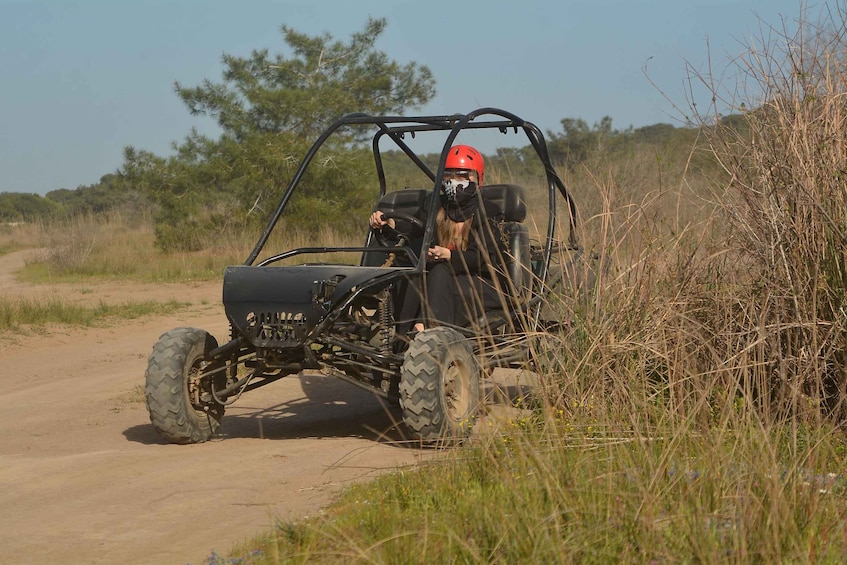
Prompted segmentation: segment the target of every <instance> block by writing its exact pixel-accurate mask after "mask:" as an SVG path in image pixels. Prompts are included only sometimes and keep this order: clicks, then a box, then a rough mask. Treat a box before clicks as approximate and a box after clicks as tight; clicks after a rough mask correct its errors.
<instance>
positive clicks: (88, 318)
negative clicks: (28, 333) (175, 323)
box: [0, 296, 188, 332]
mask: <svg viewBox="0 0 847 565" xmlns="http://www.w3.org/2000/svg"><path fill="white" fill-rule="evenodd" d="M186 306H188V304H187V303H184V302H179V301H176V300H170V301H167V302H157V301H155V300H145V301H141V302H124V303H123V304H106V303H105V302H102V301H101V302H100V303H99V304H98V305H96V306H93V307H92V306H83V305H78V304H69V303H68V302H66V301H64V300H62V299H61V298H58V297H47V298H35V299H28V298H8V297H4V296H0V332H8V331H16V330H19V329H21V328H22V327H36V328H38V327H44V326H45V325H47V324H64V325H69V326H84V327H91V326H98V325H103V324H108V323H110V322H113V321H115V320H131V319H135V318H140V317H142V316H149V315H154V314H168V313H172V312H175V311H178V310H180V309H182V308H185V307H186Z"/></svg>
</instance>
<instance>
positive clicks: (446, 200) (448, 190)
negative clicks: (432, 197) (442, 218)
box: [441, 179, 479, 222]
mask: <svg viewBox="0 0 847 565" xmlns="http://www.w3.org/2000/svg"><path fill="white" fill-rule="evenodd" d="M441 199H442V204H443V205H444V209H445V211H446V212H447V217H449V218H450V219H451V220H453V221H454V222H464V221H465V220H467V219H470V218H471V217H472V216H473V215H474V213H475V212H476V209H477V208H478V204H479V203H478V201H477V199H476V183H475V182H473V181H469V180H464V179H450V180H445V181H443V182H442V183H441Z"/></svg>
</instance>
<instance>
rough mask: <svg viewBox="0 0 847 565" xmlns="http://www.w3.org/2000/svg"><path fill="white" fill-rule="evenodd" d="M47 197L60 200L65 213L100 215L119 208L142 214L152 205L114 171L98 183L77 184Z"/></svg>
mask: <svg viewBox="0 0 847 565" xmlns="http://www.w3.org/2000/svg"><path fill="white" fill-rule="evenodd" d="M45 198H46V199H48V200H50V201H52V202H55V203H57V204H58V205H59V206H60V207H61V210H62V213H63V214H64V215H65V216H80V215H86V214H95V215H101V214H106V213H107V212H111V211H113V210H119V209H120V210H125V211H129V212H133V213H139V212H141V211H144V210H147V209H148V208H149V206H150V205H149V203H148V201H147V200H146V199H145V198H144V196H143V195H142V194H140V193H139V192H138V191H136V190H134V189H133V187H132V186H130V185H129V184H128V183H127V182H126V179H125V178H123V177H122V176H120V175H118V174H114V173H110V174H108V175H104V176H102V177H101V178H100V181H99V182H97V183H95V184H90V185H85V186H80V187H77V189H76V190H70V189H67V188H60V189H58V190H52V191H50V192H48V193H47V194H46V195H45Z"/></svg>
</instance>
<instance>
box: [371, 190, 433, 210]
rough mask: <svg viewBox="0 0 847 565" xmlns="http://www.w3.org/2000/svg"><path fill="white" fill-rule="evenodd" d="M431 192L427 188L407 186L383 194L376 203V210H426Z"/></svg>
mask: <svg viewBox="0 0 847 565" xmlns="http://www.w3.org/2000/svg"><path fill="white" fill-rule="evenodd" d="M430 194H432V192H431V191H429V190H424V189H416V188H407V189H404V190H395V191H394V192H389V193H387V194H385V195H384V196H383V197H382V198H381V199H380V201H379V204H378V205H377V209H378V210H383V211H385V212H406V213H407V214H413V215H414V214H416V213H418V212H420V211H424V210H426V205H427V200H428V198H429V195H430Z"/></svg>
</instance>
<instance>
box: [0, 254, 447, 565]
mask: <svg viewBox="0 0 847 565" xmlns="http://www.w3.org/2000/svg"><path fill="white" fill-rule="evenodd" d="M25 257H26V253H23V252H22V253H13V254H9V255H6V256H2V257H0V294H3V295H13V296H45V295H50V294H60V295H62V296H65V297H67V298H68V299H69V300H78V301H88V300H90V301H93V302H96V301H99V300H106V301H107V302H108V301H114V302H125V301H127V300H130V299H133V300H146V299H155V300H160V301H167V300H171V299H175V300H180V301H187V302H191V303H192V304H193V306H192V307H190V308H188V309H187V310H184V311H182V312H180V313H178V314H175V315H172V316H157V317H148V318H144V319H142V320H136V321H130V322H126V323H122V324H121V325H113V326H111V327H106V328H96V329H85V330H79V329H67V328H61V327H57V328H51V329H50V331H49V333H48V335H29V336H25V337H18V338H16V339H14V340H9V339H2V338H0V382H2V389H0V402H2V405H3V409H2V410H0V508H2V509H3V515H4V516H3V519H2V527H0V555H2V556H3V560H4V561H5V562H10V563H58V562H63V563H155V564H169V563H173V564H184V563H193V564H198V563H201V562H202V561H203V560H204V558H205V557H207V556H208V555H209V554H210V552H211V551H212V550H217V551H218V552H225V551H227V550H228V549H230V548H231V547H232V545H233V544H234V543H236V542H238V541H239V540H241V539H244V538H246V537H249V536H252V535H254V534H256V533H258V532H259V531H260V530H262V529H263V528H266V527H269V526H271V525H272V524H273V523H274V520H276V519H278V518H280V519H288V518H298V517H303V516H306V515H309V514H313V513H315V512H317V511H319V509H320V508H322V507H323V506H325V505H326V504H327V503H328V502H329V501H330V500H331V499H332V496H333V495H334V493H336V492H337V491H338V490H339V489H340V488H342V487H343V486H345V485H347V484H349V483H351V482H353V481H359V480H363V479H366V478H369V477H372V476H375V475H376V474H378V473H379V472H384V471H385V470H389V469H393V468H396V467H397V466H403V465H410V464H415V463H417V462H418V461H420V460H421V458H424V457H429V456H431V452H427V451H420V450H417V449H414V448H410V447H407V446H405V445H404V444H403V442H402V441H398V440H402V434H401V432H400V431H399V428H398V427H397V426H395V424H394V422H395V421H396V419H397V418H398V417H399V416H398V414H397V413H396V412H392V411H389V410H386V409H385V407H384V406H383V405H382V404H381V402H380V401H378V399H376V398H375V397H374V396H373V395H371V394H370V393H368V392H367V391H364V390H361V389H358V388H356V387H353V386H351V385H348V384H346V383H343V382H342V381H339V380H337V379H331V378H325V377H320V376H307V375H301V376H299V377H291V378H287V379H283V381H281V382H278V383H275V384H273V385H270V386H268V387H265V388H262V389H259V390H256V391H254V392H251V393H249V394H248V395H246V396H245V397H244V398H243V399H241V400H240V401H239V402H237V403H236V404H235V405H233V406H231V407H230V408H229V409H228V410H227V414H226V416H225V417H224V421H223V426H222V432H223V433H222V434H221V435H220V436H218V437H217V438H216V439H214V440H213V441H210V442H208V443H204V444H199V445H190V446H177V445H169V444H166V443H164V442H162V441H161V440H160V439H159V437H158V436H157V435H156V434H155V432H154V431H153V429H152V427H151V426H150V424H149V419H148V416H147V411H146V409H145V406H144V403H143V401H142V400H141V397H140V394H139V389H138V387H139V385H142V384H143V379H144V376H143V375H144V369H145V367H146V363H147V356H148V354H149V352H150V350H151V348H152V346H153V344H154V343H155V341H156V340H157V338H158V337H159V335H160V334H161V333H163V332H164V331H166V330H168V329H171V328H173V327H176V326H183V325H187V326H196V327H201V328H204V329H207V330H209V331H210V332H211V333H213V334H214V335H216V336H217V337H218V338H219V339H220V340H222V341H223V339H224V338H225V337H226V333H227V327H226V324H225V318H224V315H223V308H222V306H221V305H220V284H219V283H212V284H195V285H140V284H134V283H133V284H129V283H119V284H115V283H108V284H86V285H85V288H84V290H83V289H82V287H81V286H80V285H52V286H37V287H33V286H30V285H25V284H21V283H19V282H18V281H17V280H16V279H15V278H14V276H13V273H14V271H15V270H16V269H17V268H19V267H20V266H21V265H23V262H24V260H25Z"/></svg>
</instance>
